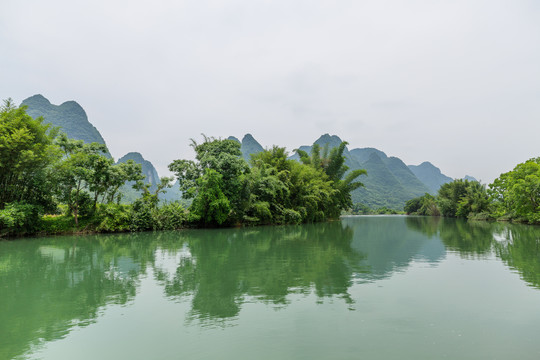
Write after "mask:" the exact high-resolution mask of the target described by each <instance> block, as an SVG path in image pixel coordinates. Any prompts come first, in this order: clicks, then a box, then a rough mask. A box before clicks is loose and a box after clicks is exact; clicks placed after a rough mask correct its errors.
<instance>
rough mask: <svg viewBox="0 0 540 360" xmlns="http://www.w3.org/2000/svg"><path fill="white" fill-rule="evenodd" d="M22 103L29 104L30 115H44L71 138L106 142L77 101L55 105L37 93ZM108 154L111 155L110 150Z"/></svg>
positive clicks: (89, 141)
mask: <svg viewBox="0 0 540 360" xmlns="http://www.w3.org/2000/svg"><path fill="white" fill-rule="evenodd" d="M21 105H24V106H27V110H26V113H27V114H28V115H30V116H31V117H33V118H34V119H35V118H37V117H40V116H42V117H43V119H44V122H45V123H46V124H47V123H50V124H52V125H53V126H57V127H60V128H61V131H63V132H64V133H66V135H67V136H68V137H69V138H71V139H75V140H83V141H84V142H85V143H92V142H97V143H99V144H105V140H103V137H102V136H101V134H100V133H99V131H98V130H97V129H96V128H95V127H94V126H93V125H92V124H91V123H90V122H89V121H88V116H87V115H86V112H85V111H84V109H83V108H82V106H81V105H79V104H78V103H77V102H76V101H73V100H70V101H66V102H64V103H62V105H54V104H51V102H50V101H49V100H47V99H46V98H45V97H44V96H43V95H41V94H37V95H34V96H31V97H29V98H27V99H25V100H23V102H22V103H21ZM106 155H107V156H108V157H111V155H110V153H109V152H108V151H107V154H106Z"/></svg>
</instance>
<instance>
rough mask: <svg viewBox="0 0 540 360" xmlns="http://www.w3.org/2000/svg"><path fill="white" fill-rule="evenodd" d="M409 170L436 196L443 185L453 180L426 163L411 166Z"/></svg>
mask: <svg viewBox="0 0 540 360" xmlns="http://www.w3.org/2000/svg"><path fill="white" fill-rule="evenodd" d="M409 169H411V171H412V172H413V173H414V174H415V175H416V177H417V178H418V179H420V181H422V182H423V183H424V184H426V186H427V187H428V188H429V192H430V193H431V194H436V193H437V191H439V188H440V187H441V185H442V184H446V183H447V182H451V181H452V178H451V177H449V176H446V175H444V174H443V173H441V170H440V169H439V168H438V167H436V166H435V165H433V164H432V163H430V162H428V161H425V162H423V163H421V164H420V165H409Z"/></svg>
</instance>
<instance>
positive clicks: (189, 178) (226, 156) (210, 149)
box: [169, 135, 249, 222]
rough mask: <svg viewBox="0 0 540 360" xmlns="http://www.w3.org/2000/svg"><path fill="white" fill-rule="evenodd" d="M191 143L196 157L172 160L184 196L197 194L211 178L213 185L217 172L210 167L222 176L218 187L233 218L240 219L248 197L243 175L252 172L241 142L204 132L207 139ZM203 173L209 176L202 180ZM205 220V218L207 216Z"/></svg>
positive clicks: (172, 167) (188, 196)
mask: <svg viewBox="0 0 540 360" xmlns="http://www.w3.org/2000/svg"><path fill="white" fill-rule="evenodd" d="M203 136H204V135H203ZM191 146H192V147H193V149H194V150H195V154H196V155H195V159H196V160H195V161H192V160H174V161H173V162H172V163H171V164H169V170H171V171H172V172H173V173H175V175H176V176H177V178H178V182H179V184H180V189H181V190H182V196H183V197H184V198H185V199H191V198H196V197H197V196H198V194H199V192H200V191H201V189H202V187H203V186H209V185H208V181H210V184H212V186H214V185H215V184H216V181H215V174H213V173H208V172H207V170H208V169H211V170H214V171H215V172H217V173H218V174H219V175H220V176H221V178H220V180H219V184H220V185H219V187H220V190H221V192H222V193H223V195H224V196H225V198H226V199H227V201H228V202H229V206H230V210H231V212H230V214H229V215H230V217H231V219H230V220H231V221H238V220H240V219H241V218H242V215H243V208H244V206H245V200H246V194H245V191H244V190H243V188H244V186H245V178H244V175H245V174H247V173H249V166H248V164H247V162H246V161H245V160H244V159H243V158H242V157H241V152H240V144H238V142H236V141H234V140H222V139H215V138H212V137H207V136H204V142H202V143H201V144H197V142H195V141H194V140H192V144H191ZM204 176H207V178H206V180H205V181H199V179H201V178H202V177H204ZM192 209H193V205H192ZM220 219H221V218H220ZM214 220H215V219H214ZM202 221H203V222H205V221H204V219H203V220H202Z"/></svg>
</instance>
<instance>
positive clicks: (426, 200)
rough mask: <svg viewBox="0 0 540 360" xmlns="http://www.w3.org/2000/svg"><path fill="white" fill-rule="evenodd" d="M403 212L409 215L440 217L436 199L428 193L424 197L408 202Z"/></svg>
mask: <svg viewBox="0 0 540 360" xmlns="http://www.w3.org/2000/svg"><path fill="white" fill-rule="evenodd" d="M403 210H404V211H405V212H406V213H407V214H415V215H428V216H439V215H440V211H439V208H438V207H437V203H436V202H435V197H434V196H433V195H431V194H428V193H426V194H425V195H424V196H420V197H417V198H414V199H411V200H409V201H407V202H406V203H405V207H404V208H403Z"/></svg>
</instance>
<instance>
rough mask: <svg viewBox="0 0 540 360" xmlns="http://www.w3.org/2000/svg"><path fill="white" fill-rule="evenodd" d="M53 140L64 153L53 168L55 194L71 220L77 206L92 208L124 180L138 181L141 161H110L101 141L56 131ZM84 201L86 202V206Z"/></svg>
mask: <svg viewBox="0 0 540 360" xmlns="http://www.w3.org/2000/svg"><path fill="white" fill-rule="evenodd" d="M56 143H57V144H58V146H59V147H60V149H61V150H62V151H63V152H64V154H65V156H64V158H63V159H62V161H60V162H59V163H58V164H57V165H56V169H55V172H54V177H55V182H56V184H57V185H56V195H57V197H58V198H59V199H60V200H61V201H63V202H64V203H65V204H67V205H68V207H69V209H70V212H71V213H72V214H73V216H74V219H75V224H78V218H79V215H80V213H81V210H84V212H89V211H91V209H92V210H95V209H96V206H97V202H98V199H99V197H100V196H101V197H102V200H103V201H105V200H106V199H107V200H108V201H109V202H112V201H113V199H114V196H115V194H116V192H117V191H118V188H119V187H120V186H122V185H123V184H124V183H126V181H140V180H141V179H142V178H143V176H142V174H141V165H140V164H135V163H134V162H127V163H123V164H118V165H114V164H113V160H112V159H109V158H107V157H106V156H105V153H106V151H107V149H106V147H105V145H103V144H98V143H91V144H84V143H83V141H82V140H72V139H69V138H68V137H67V136H66V135H65V134H60V136H59V137H58V139H57V141H56ZM88 204H89V205H90V206H88Z"/></svg>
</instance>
